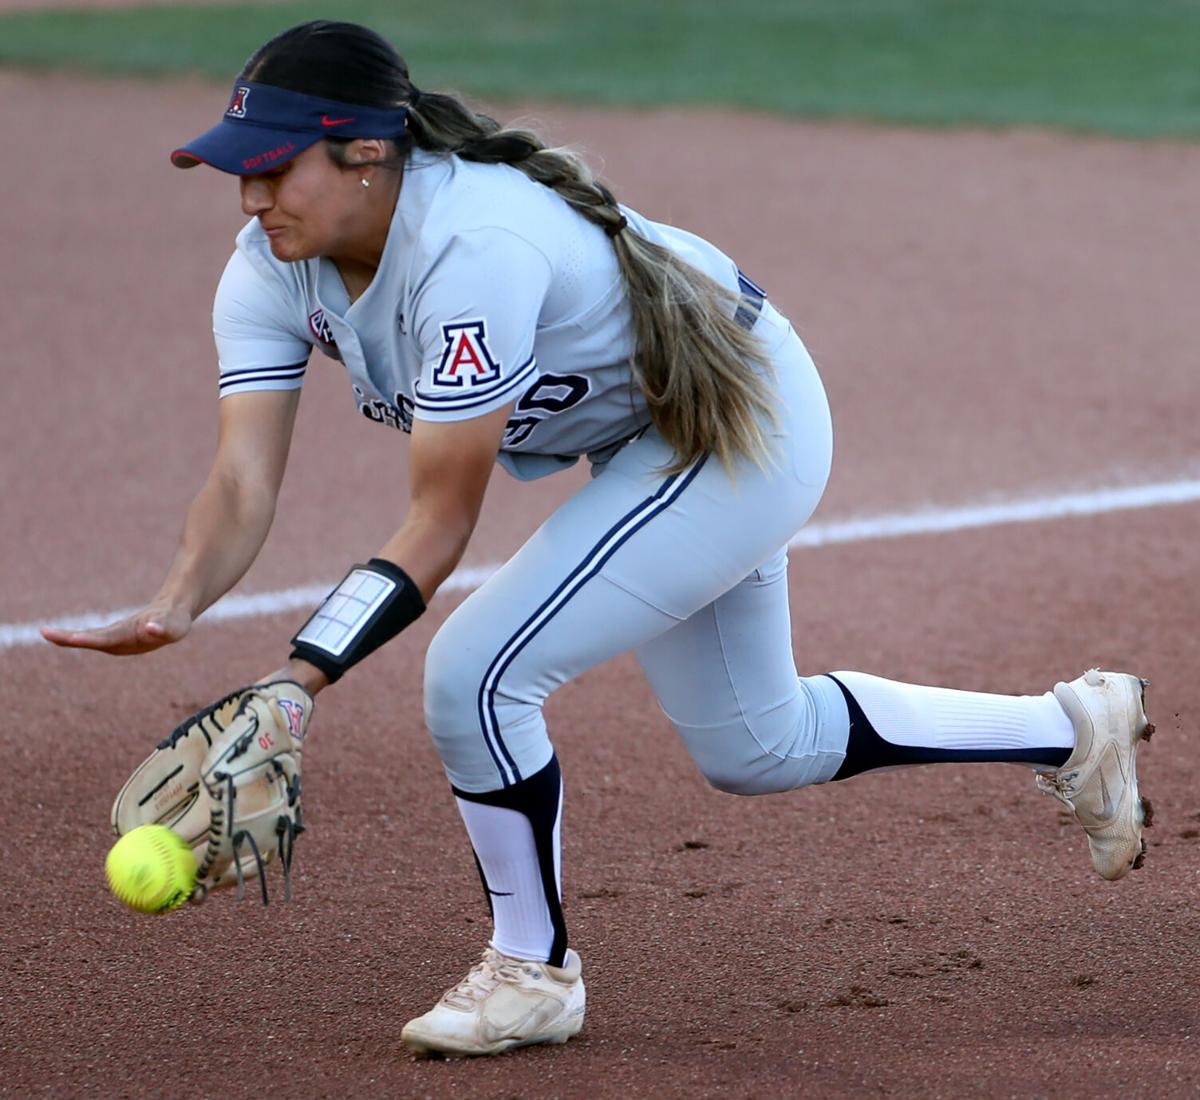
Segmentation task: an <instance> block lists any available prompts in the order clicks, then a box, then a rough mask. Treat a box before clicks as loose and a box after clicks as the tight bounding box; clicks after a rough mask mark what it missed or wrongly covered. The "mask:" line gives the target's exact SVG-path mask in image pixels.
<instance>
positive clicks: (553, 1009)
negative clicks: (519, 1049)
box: [479, 1002, 562, 1043]
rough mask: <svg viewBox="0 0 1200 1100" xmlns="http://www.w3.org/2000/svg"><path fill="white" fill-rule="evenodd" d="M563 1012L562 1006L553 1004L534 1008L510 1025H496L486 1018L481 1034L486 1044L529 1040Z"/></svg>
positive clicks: (482, 1021)
mask: <svg viewBox="0 0 1200 1100" xmlns="http://www.w3.org/2000/svg"><path fill="white" fill-rule="evenodd" d="M561 1011H562V1006H561V1005H558V1004H555V1003H553V1002H551V1003H549V1004H546V1005H543V1006H542V1007H541V1008H532V1009H530V1010H529V1011H528V1012H527V1013H525V1015H524V1016H522V1017H521V1018H520V1019H519V1020H514V1021H513V1022H512V1023H509V1024H500V1025H497V1024H494V1023H493V1022H492V1021H491V1020H489V1019H488V1018H487V1017H486V1016H484V1017H483V1019H482V1020H480V1021H479V1034H480V1036H481V1037H482V1038H483V1041H484V1042H485V1043H501V1042H504V1040H506V1039H527V1038H529V1036H530V1035H531V1034H533V1033H534V1032H536V1031H538V1030H539V1029H541V1028H544V1027H545V1026H546V1025H547V1024H548V1023H549V1022H550V1021H551V1020H553V1019H554V1017H555V1016H557V1015H558V1014H559V1013H560V1012H561Z"/></svg>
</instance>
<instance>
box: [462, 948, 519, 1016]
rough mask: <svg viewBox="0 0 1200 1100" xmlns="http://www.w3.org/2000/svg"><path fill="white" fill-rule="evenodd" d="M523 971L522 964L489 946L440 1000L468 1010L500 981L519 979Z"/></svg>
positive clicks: (515, 980)
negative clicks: (463, 976)
mask: <svg viewBox="0 0 1200 1100" xmlns="http://www.w3.org/2000/svg"><path fill="white" fill-rule="evenodd" d="M524 973H525V968H524V964H522V963H520V962H517V961H515V960H513V959H508V958H505V956H503V955H501V954H500V952H499V951H497V950H496V949H495V948H492V947H489V948H488V949H487V950H486V951H485V952H484V953H483V958H482V959H481V960H480V961H479V962H477V963H476V964H475V965H474V966H473V967H471V972H470V973H469V974H468V975H467V976H466V977H465V978H463V980H462V981H461V982H459V983H458V985H456V986H455V987H454V988H453V989H451V990H448V991H447V992H446V994H445V995H444V996H443V997H442V1000H443V1001H444V1002H445V1003H446V1004H448V1005H451V1006H452V1007H454V1008H462V1009H466V1010H467V1011H470V1010H471V1009H473V1008H474V1007H475V1005H476V1003H477V1002H479V1001H482V1000H483V999H484V997H486V996H487V995H488V994H489V993H491V992H493V991H494V990H495V989H496V988H497V986H499V985H500V983H501V982H517V981H520V980H521V977H522V976H523V975H524Z"/></svg>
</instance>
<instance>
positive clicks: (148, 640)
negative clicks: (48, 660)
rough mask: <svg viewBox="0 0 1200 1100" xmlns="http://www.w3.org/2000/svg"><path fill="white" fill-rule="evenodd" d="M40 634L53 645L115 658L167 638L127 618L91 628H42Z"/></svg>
mask: <svg viewBox="0 0 1200 1100" xmlns="http://www.w3.org/2000/svg"><path fill="white" fill-rule="evenodd" d="M42 637H43V638H45V639H46V641H48V642H53V643H54V644H55V645H59V646H66V647H70V648H73V649H96V650H100V651H101V652H102V653H111V654H113V655H114V656H117V657H123V656H128V655H130V654H134V653H144V652H147V651H148V650H151V649H157V648H158V647H159V646H161V645H166V644H167V642H168V641H170V640H171V639H168V638H163V637H155V636H153V635H149V634H144V633H143V631H142V630H140V629H139V628H138V624H137V623H136V622H132V621H130V620H129V619H123V620H122V621H121V622H119V623H112V624H111V625H109V626H102V627H98V628H97V629H95V630H58V629H56V628H54V627H43V628H42Z"/></svg>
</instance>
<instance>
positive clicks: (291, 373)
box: [217, 359, 308, 392]
mask: <svg viewBox="0 0 1200 1100" xmlns="http://www.w3.org/2000/svg"><path fill="white" fill-rule="evenodd" d="M307 369H308V360H307V359H306V360H305V361H304V362H303V363H292V364H290V365H289V366H286V367H246V368H244V369H243V370H230V371H225V372H224V373H223V374H222V375H221V380H220V382H219V384H218V386H217V389H218V391H220V392H224V390H225V388H226V387H227V386H244V385H249V384H250V383H253V382H287V381H290V380H291V379H293V378H303V377H304V372H305V371H306V370H307Z"/></svg>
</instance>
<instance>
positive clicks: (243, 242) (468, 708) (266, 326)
mask: <svg viewBox="0 0 1200 1100" xmlns="http://www.w3.org/2000/svg"><path fill="white" fill-rule="evenodd" d="M622 209H623V212H624V213H625V215H626V217H627V218H628V220H629V223H630V226H631V227H632V228H633V229H634V230H635V231H636V232H638V233H640V234H642V235H643V236H645V237H647V238H649V239H650V240H653V241H656V242H659V243H662V244H664V245H665V246H667V247H668V248H670V249H672V250H673V251H675V252H676V253H677V254H679V255H680V256H681V257H683V258H684V259H686V260H687V261H688V262H689V263H692V264H694V265H695V266H696V267H698V268H700V269H701V270H702V271H704V272H705V273H707V274H708V275H710V276H711V277H712V278H714V279H715V280H717V281H718V282H719V283H721V284H722V285H724V286H726V287H728V288H729V289H730V290H731V291H732V292H734V293H735V294H739V295H740V296H741V297H740V303H741V304H740V306H739V307H738V308H739V320H740V321H741V322H742V323H744V324H745V325H747V327H751V326H752V328H753V332H754V334H755V335H756V336H757V337H758V338H759V339H760V340H761V342H762V344H763V346H764V348H765V350H766V352H767V353H768V357H769V359H770V362H771V365H772V367H773V369H774V370H775V372H776V374H777V385H778V393H779V401H778V409H777V411H778V415H779V424H778V430H777V431H776V433H775V434H774V435H773V437H772V454H771V458H770V462H769V463H768V464H767V465H766V467H765V468H763V469H759V468H757V467H755V466H753V465H752V464H750V463H744V464H742V465H741V466H740V467H739V468H738V469H737V470H736V471H735V476H734V477H733V478H731V477H730V476H729V475H728V474H727V473H726V471H724V470H723V469H722V468H721V467H720V465H719V463H717V462H716V461H715V460H714V461H702V462H699V463H697V464H695V465H694V466H693V467H691V468H690V469H688V470H685V471H684V472H683V473H681V474H679V475H676V476H674V477H664V476H663V475H662V472H661V471H662V467H663V466H664V465H665V464H666V463H667V462H668V461H669V460H670V452H669V450H668V449H667V447H666V445H665V444H664V442H663V441H662V439H661V437H660V436H659V435H658V433H657V432H656V431H655V430H654V429H653V428H652V427H648V425H649V421H650V418H649V415H648V413H647V410H646V406H645V402H644V400H643V399H642V396H641V394H640V392H639V390H638V388H637V386H636V384H635V383H634V380H633V377H632V373H631V369H630V364H629V357H630V355H631V353H632V351H633V347H634V336H633V331H632V318H631V313H630V310H629V306H628V303H627V301H626V298H625V293H624V289H623V284H622V281H621V277H620V273H619V271H618V268H617V262H616V256H615V252H614V249H613V247H612V243H611V241H610V240H609V239H608V238H607V237H606V236H605V234H604V232H603V231H602V230H601V229H600V228H598V227H597V226H595V225H593V224H591V223H590V222H588V221H587V220H586V219H584V218H582V217H581V216H580V215H579V214H577V213H576V212H575V211H573V210H572V209H571V208H570V207H569V206H568V205H567V204H566V202H564V201H563V200H562V199H561V198H560V197H559V196H558V195H557V194H556V193H555V192H553V191H552V190H551V189H549V188H547V187H544V186H542V185H540V184H537V183H535V182H533V181H531V180H530V179H528V178H527V177H526V176H525V175H523V174H522V173H521V172H519V171H517V170H516V169H513V168H510V167H507V166H502V165H480V164H474V163H469V162H466V161H462V160H460V159H458V158H457V157H453V156H442V157H435V156H432V155H429V154H426V153H423V152H420V151H417V152H414V154H413V155H412V158H411V162H410V164H409V166H408V167H407V168H406V170H405V174H404V179H403V184H402V188H401V192H400V197H399V200H398V203H397V207H396V211H395V215H394V217H393V221H392V225H391V229H390V232H389V235H388V239H387V243H386V247H385V249H384V252H383V257H382V260H381V263H380V267H379V270H378V272H377V274H376V276H375V278H374V280H373V281H372V283H371V284H370V286H369V287H368V289H367V290H366V291H365V293H364V294H363V295H362V296H361V297H360V298H359V299H357V300H356V301H355V302H353V303H351V302H350V301H349V298H348V296H347V294H346V291H345V288H344V286H343V285H342V282H341V279H340V277H339V276H338V273H337V271H336V269H335V267H334V266H333V264H332V263H330V262H329V261H328V260H317V259H314V260H308V261H302V262H299V263H292V264H289V263H281V262H280V261H278V260H276V259H275V258H274V257H273V256H272V255H271V252H270V247H269V243H268V240H267V238H266V236H265V234H264V233H263V232H262V230H261V229H260V228H259V225H258V222H257V221H254V222H251V223H250V224H249V225H248V226H247V227H246V228H245V229H244V230H243V231H242V232H241V234H240V235H239V237H238V240H237V251H236V253H235V254H234V256H233V258H232V259H231V260H230V262H229V265H228V267H227V268H226V271H225V274H224V276H223V278H222V280H221V284H220V288H219V290H218V292H217V297H216V304H215V309H214V330H215V334H216V340H217V346H218V350H219V354H220V366H221V378H220V386H221V393H222V395H223V396H229V395H232V394H238V393H245V392H249V391H254V390H264V389H267V390H281V389H293V388H296V387H298V386H300V385H301V384H302V382H303V377H304V371H305V363H306V362H307V359H308V355H309V353H310V350H311V348H312V347H314V346H316V347H319V348H321V350H322V351H324V352H325V353H326V354H329V355H332V356H334V357H336V358H338V359H340V360H341V362H342V363H343V365H344V366H345V369H346V373H347V375H348V377H349V381H350V383H351V386H352V387H353V392H354V395H355V399H356V401H357V402H358V405H359V408H360V409H361V410H362V412H363V414H364V416H366V417H367V418H369V419H371V420H374V421H377V422H379V423H383V424H389V425H391V426H394V427H399V428H402V429H406V430H408V429H410V428H411V424H412V421H413V419H414V418H416V419H420V420H437V421H452V420H464V419H468V418H471V417H475V416H480V415H483V414H484V413H488V412H491V411H493V410H495V409H498V408H501V407H503V406H504V405H506V404H508V403H509V402H512V401H515V402H516V407H515V410H514V412H513V414H512V417H511V419H510V421H509V424H508V429H507V431H506V433H505V436H504V441H503V449H502V452H501V454H500V461H501V463H502V464H503V465H504V466H505V467H506V468H507V469H508V470H509V471H510V472H512V473H514V474H515V475H516V476H518V477H520V478H533V477H539V476H542V475H543V474H546V473H550V472H553V471H555V470H558V469H561V468H564V467H566V466H569V465H571V464H573V463H574V462H576V461H577V460H578V458H579V456H581V455H587V456H588V458H589V459H590V460H591V461H592V464H593V472H594V475H595V476H594V478H593V480H592V481H591V483H590V484H589V485H587V486H586V487H585V488H584V489H583V490H582V491H581V492H579V493H578V494H577V495H576V496H575V497H574V498H573V499H571V500H569V501H568V502H567V503H566V504H564V505H563V506H562V507H561V508H560V509H559V510H558V511H557V512H556V513H555V515H554V516H552V517H551V519H550V520H549V521H548V522H547V523H546V524H545V525H544V526H543V527H542V528H541V529H540V530H539V531H537V532H536V533H535V534H534V535H533V537H532V538H531V539H530V540H529V541H528V542H527V543H526V545H525V546H524V547H523V548H522V549H521V550H520V552H519V553H517V554H516V555H515V556H514V558H513V559H512V560H511V561H510V562H508V563H507V564H506V565H505V566H504V567H503V568H502V569H501V570H500V571H499V573H497V574H496V575H495V576H494V577H492V578H491V579H490V580H489V581H488V582H487V583H486V584H485V585H483V586H482V587H481V588H480V589H479V590H478V591H477V592H475V593H474V594H473V595H472V596H471V597H470V598H469V599H467V600H466V601H465V602H464V603H463V604H462V605H461V606H460V607H459V608H458V609H457V610H456V611H455V612H454V614H453V615H451V617H450V618H449V620H448V621H447V622H446V623H445V625H444V626H443V627H442V629H441V631H440V632H439V634H438V636H437V638H436V639H435V640H434V642H433V643H432V645H431V647H430V649H429V652H428V655H427V658H426V687H425V703H426V718H427V722H428V725H429V728H430V730H431V732H432V734H433V737H434V739H435V742H436V743H437V746H438V749H439V751H440V753H441V755H442V759H443V762H444V764H445V766H446V770H447V772H448V774H449V777H450V779H451V781H452V783H453V784H454V786H455V787H456V788H458V789H459V790H462V791H468V792H485V791H491V790H496V789H499V788H502V787H507V786H510V785H512V784H515V783H517V782H519V781H520V780H521V779H522V778H525V777H528V776H530V775H532V774H533V773H534V772H536V771H538V770H539V769H540V768H542V767H543V766H544V765H545V764H546V763H547V761H548V760H549V758H550V755H551V751H552V750H551V747H550V742H549V740H548V738H547V735H546V729H545V725H544V723H543V721H542V711H541V707H542V703H543V701H544V700H545V698H546V697H547V696H548V695H549V694H550V692H552V691H553V690H554V689H555V688H556V687H558V686H559V685H560V684H562V683H564V682H566V681H567V680H569V679H571V678H572V677H573V676H575V675H578V674H579V673H580V672H581V671H583V670H584V669H586V668H588V667H590V666H592V665H594V664H596V663H598V662H600V661H603V660H605V659H607V658H608V657H610V656H613V655H614V654H616V653H619V652H622V651H624V650H627V649H637V650H638V654H639V657H640V659H641V662H642V664H643V667H644V668H645V670H646V672H647V674H648V676H649V677H650V680H651V682H652V684H653V686H654V689H655V691H656V693H657V694H658V697H659V700H660V701H661V703H662V705H663V707H664V709H665V711H666V712H667V714H668V715H669V716H670V717H671V719H672V720H673V722H674V723H675V725H676V727H677V728H678V729H679V731H680V733H681V734H682V735H683V736H684V738H685V739H686V741H687V743H688V747H689V749H690V750H691V752H692V754H693V755H694V757H695V758H696V760H697V762H698V764H699V765H700V767H701V769H702V770H703V771H704V772H705V774H706V775H708V776H709V778H710V779H711V780H712V781H713V782H714V783H716V784H717V785H719V786H721V787H723V788H725V789H729V790H741V791H745V792H747V793H748V792H750V791H757V790H783V789H788V788H791V787H796V786H801V785H803V784H804V783H807V782H813V781H820V780H823V779H827V778H829V777H830V776H831V775H832V774H833V773H834V771H836V769H837V766H838V764H839V763H840V761H841V759H842V755H843V749H844V746H845V743H846V738H847V731H848V719H847V715H846V707H845V704H844V702H843V701H842V699H841V696H840V693H839V691H838V689H837V688H836V685H834V684H833V682H832V681H829V680H827V679H824V678H818V679H816V680H812V681H802V680H800V679H798V678H797V675H796V669H795V665H794V663H793V660H792V654H791V636H790V627H789V619H788V605H787V588H786V579H785V572H786V555H785V553H784V551H783V550H782V549H781V548H782V547H784V546H785V544H786V542H787V540H788V538H789V537H790V536H791V535H792V534H793V533H794V532H795V531H796V530H797V528H799V527H800V526H801V525H802V524H803V523H804V522H805V520H806V519H807V518H808V517H809V515H810V514H811V513H812V511H813V509H814V508H815V507H816V504H817V502H818V500H819V499H820V496H821V493H822V490H823V488H824V486H825V482H826V479H827V477H828V473H829V466H830V459H831V453H832V433H831V426H830V418H829V410H828V405H827V403H826V399H825V394H824V391H823V389H822V387H821V383H820V380H819V378H818V377H817V373H816V370H815V368H814V366H813V363H812V360H811V359H810V358H809V356H808V354H807V352H806V351H805V350H804V347H803V345H802V344H801V342H800V340H799V339H798V337H797V336H796V335H795V333H794V332H792V329H791V326H790V325H789V324H788V323H787V321H786V319H785V318H783V317H782V316H781V315H780V314H779V313H778V312H777V311H776V310H774V309H773V308H772V307H771V305H770V304H769V303H768V302H766V301H765V300H764V299H763V296H762V294H761V292H760V291H759V290H758V288H757V287H755V286H754V284H753V283H751V282H750V281H749V280H747V279H746V278H745V277H744V276H741V274H740V273H739V271H738V269H737V266H736V264H735V263H734V262H733V261H732V260H731V259H729V258H728V257H727V256H725V255H724V254H723V253H721V252H720V251H719V250H717V249H716V248H714V247H713V246H712V245H710V244H708V243H707V242H705V241H703V240H701V239H700V238H698V237H695V236H693V235H692V234H689V233H685V232H683V231H681V230H678V229H674V228H672V227H669V226H665V225H660V224H657V223H654V222H651V221H648V220H646V219H644V218H642V217H641V216H640V215H638V214H637V213H636V212H634V211H632V210H628V209H627V208H622Z"/></svg>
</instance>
